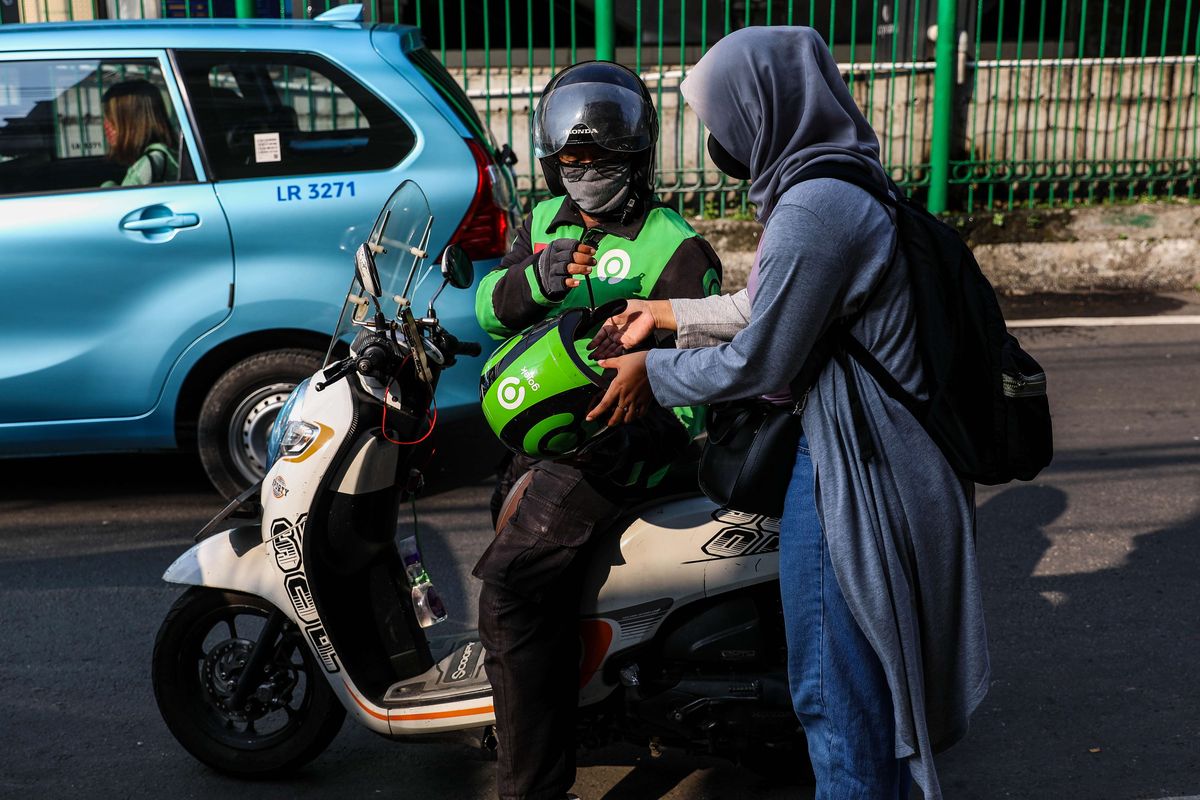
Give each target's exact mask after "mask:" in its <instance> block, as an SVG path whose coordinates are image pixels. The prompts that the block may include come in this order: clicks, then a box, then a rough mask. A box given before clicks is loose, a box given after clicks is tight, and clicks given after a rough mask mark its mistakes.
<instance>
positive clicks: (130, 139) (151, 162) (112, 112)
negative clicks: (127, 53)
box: [102, 80, 179, 187]
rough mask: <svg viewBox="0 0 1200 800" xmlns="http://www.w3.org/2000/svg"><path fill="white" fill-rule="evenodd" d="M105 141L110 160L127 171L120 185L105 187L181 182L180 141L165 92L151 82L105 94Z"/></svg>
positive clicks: (106, 184)
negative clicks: (178, 150)
mask: <svg viewBox="0 0 1200 800" xmlns="http://www.w3.org/2000/svg"><path fill="white" fill-rule="evenodd" d="M104 138H105V139H106V140H107V141H108V158H109V159H111V160H112V161H115V162H117V163H118V164H120V165H122V166H125V167H127V168H128V169H126V171H125V177H124V178H123V179H122V180H121V182H120V183H117V182H116V181H105V182H104V183H103V184H102V186H104V187H110V186H146V185H149V184H151V183H173V182H175V181H178V180H179V161H178V160H177V158H176V155H175V151H176V148H177V147H178V142H179V140H178V137H177V135H176V133H175V130H174V128H173V126H172V125H171V119H170V117H169V116H168V115H167V109H166V106H165V105H164V103H163V99H162V93H161V92H160V91H159V90H158V89H157V88H156V87H155V86H154V84H152V83H150V82H149V81H144V80H130V81H123V82H121V83H117V84H114V85H113V86H111V87H110V88H109V89H108V91H106V92H105V93H104Z"/></svg>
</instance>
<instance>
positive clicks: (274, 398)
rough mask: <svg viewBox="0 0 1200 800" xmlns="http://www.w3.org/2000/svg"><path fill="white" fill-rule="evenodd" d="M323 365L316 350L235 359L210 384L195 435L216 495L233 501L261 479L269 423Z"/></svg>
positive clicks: (294, 350) (263, 469) (269, 427)
mask: <svg viewBox="0 0 1200 800" xmlns="http://www.w3.org/2000/svg"><path fill="white" fill-rule="evenodd" d="M323 362H324V357H323V355H322V354H321V353H319V352H317V351H315V350H302V349H299V348H296V349H288V350H270V351H268V352H265V353H259V354H257V355H254V356H251V357H250V358H247V359H245V360H244V361H239V362H238V363H237V364H235V365H234V366H233V367H232V368H231V369H230V370H229V371H228V372H226V373H225V374H224V375H222V376H221V378H220V379H219V380H218V381H217V382H216V383H215V384H214V385H213V387H212V389H211V390H210V391H209V393H208V396H207V397H205V398H204V405H203V406H201V408H200V419H199V422H198V424H197V427H196V437H197V445H198V446H199V449H200V460H201V462H203V464H204V471H205V472H207V473H208V477H209V480H211V481H212V483H213V486H215V487H217V491H219V492H221V494H223V495H225V496H226V497H236V496H237V495H239V494H241V493H242V492H243V491H245V489H246V488H247V487H248V486H250V485H251V484H253V483H255V482H257V481H259V480H261V479H262V477H263V475H265V474H266V472H267V437H268V436H269V435H270V432H271V424H272V423H273V422H274V421H275V417H276V416H277V415H278V414H279V409H280V407H282V406H283V403H284V401H285V400H287V396H288V395H289V394H291V391H292V389H294V388H296V384H298V383H300V381H302V380H304V379H305V378H307V377H309V376H310V375H312V374H313V373H314V372H316V371H317V370H318V369H320V368H321V365H322V364H323Z"/></svg>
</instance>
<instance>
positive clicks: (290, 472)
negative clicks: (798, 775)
mask: <svg viewBox="0 0 1200 800" xmlns="http://www.w3.org/2000/svg"><path fill="white" fill-rule="evenodd" d="M431 227H432V217H431V216H430V213H429V208H428V204H427V202H426V200H425V196H424V194H423V192H422V191H421V190H420V188H419V187H418V186H417V185H416V184H414V183H411V182H405V183H403V184H401V185H400V187H399V188H398V189H397V190H396V192H395V193H394V194H393V195H392V197H391V198H390V199H389V201H388V203H387V205H386V206H385V207H384V209H383V211H382V212H381V214H380V216H379V219H378V220H377V221H376V223H375V226H374V228H373V230H372V232H371V238H370V239H369V241H367V242H366V243H365V244H364V245H362V247H360V248H359V250H358V252H357V253H356V275H355V278H354V280H353V282H352V283H351V289H350V293H349V295H348V298H347V300H346V304H345V307H344V309H343V312H342V317H341V320H340V322H339V325H338V329H337V330H336V331H335V333H334V338H333V344H332V345H331V348H330V353H331V358H330V359H329V360H328V361H327V365H326V366H325V367H324V368H323V369H322V370H321V371H319V372H318V373H317V374H315V375H313V376H312V377H311V378H310V379H308V380H306V381H304V382H303V383H301V384H300V385H299V386H297V387H296V389H295V391H294V392H293V393H292V395H291V397H290V398H289V399H288V401H287V403H286V405H284V407H283V408H282V409H281V411H280V413H279V417H278V419H277V420H276V422H275V426H274V429H273V431H272V436H271V459H272V461H271V464H270V466H269V469H268V471H267V475H266V477H265V478H264V480H263V482H262V484H261V496H260V498H259V500H258V504H257V505H259V506H261V510H260V511H259V510H258V509H257V508H255V509H254V510H253V511H252V512H251V513H255V514H256V516H255V517H252V518H249V519H247V518H245V517H244V516H242V517H239V515H244V514H245V510H246V507H247V506H254V505H255V503H254V500H253V495H254V494H257V493H259V487H254V489H252V490H250V491H248V492H247V493H245V494H244V495H242V497H240V498H238V500H235V501H234V502H233V503H231V504H230V505H229V506H228V507H227V508H226V509H225V510H224V511H223V512H222V513H221V514H220V515H218V516H217V517H216V518H215V519H214V520H213V521H212V522H210V523H209V524H208V525H207V526H206V527H205V528H204V529H203V530H201V531H200V533H199V534H197V537H196V538H197V540H198V541H197V544H196V545H195V546H193V547H192V548H191V549H190V550H188V551H187V552H186V553H185V554H184V555H183V556H181V557H180V558H179V559H178V560H177V561H176V562H175V563H174V564H172V565H171V567H170V568H169V569H168V570H167V571H166V574H165V575H163V579H164V580H166V581H168V582H171V583H177V584H182V585H185V586H189V587H191V588H189V589H188V590H187V591H186V592H185V593H184V594H183V595H182V596H181V597H180V598H179V599H178V601H176V603H175V604H174V606H173V607H172V608H171V610H170V612H169V613H168V614H167V617H166V619H164V620H163V623H162V626H161V628H160V629H159V632H158V637H157V640H156V641H155V645H154V655H153V681H154V694H155V698H156V700H157V702H158V706H159V709H160V711H161V713H162V715H163V719H164V720H165V721H166V723H167V726H168V727H169V728H170V730H171V732H172V733H173V734H174V735H175V737H176V739H178V740H179V742H180V744H182V745H183V746H184V748H186V749H187V750H188V752H190V753H191V754H192V755H193V756H195V757H196V758H198V759H199V760H200V761H202V762H204V763H206V764H208V765H209V766H211V767H213V768H215V769H217V770H220V771H222V772H226V773H231V774H234V775H239V776H244V777H260V776H267V775H275V774H280V773H286V772H289V771H291V770H293V769H295V768H297V767H299V766H300V765H301V764H304V763H306V762H308V761H310V760H311V759H313V758H315V757H316V756H317V755H318V754H320V753H321V752H322V751H323V750H324V748H325V747H326V746H328V744H329V743H330V742H331V741H332V739H333V737H334V736H335V735H336V734H337V732H338V730H339V729H340V727H341V724H342V721H343V719H344V717H345V714H346V712H347V711H348V712H349V713H350V714H351V715H353V716H354V717H355V718H356V719H357V720H358V721H359V722H361V723H362V724H363V725H365V726H367V727H368V728H370V729H371V730H372V731H375V732H376V733H379V734H382V735H384V736H388V737H394V738H403V737H407V736H411V735H414V734H434V733H439V732H446V731H455V730H463V729H470V728H478V729H481V730H482V731H483V734H484V735H483V737H482V742H483V743H484V744H485V745H486V744H488V743H489V742H492V743H494V738H492V737H491V736H490V733H489V732H490V727H489V726H491V725H492V724H493V723H494V721H495V717H494V713H493V709H492V699H491V690H490V687H489V685H488V681H487V676H486V675H485V674H484V670H483V666H482V664H483V648H482V646H481V645H480V644H479V643H478V642H477V641H467V642H466V643H461V641H460V644H458V645H457V646H454V647H453V649H452V651H451V652H448V653H446V652H441V653H434V652H431V649H430V644H429V641H428V639H427V638H426V634H425V627H426V626H428V625H431V624H434V623H436V622H437V621H439V620H440V619H443V618H445V611H444V610H443V609H442V608H441V603H440V601H439V600H438V597H437V595H436V593H435V592H434V591H433V589H432V586H431V584H430V581H429V578H428V574H427V573H426V571H425V569H424V567H423V565H422V564H421V556H420V551H419V548H418V547H417V546H416V542H415V540H414V539H406V540H402V541H400V542H399V543H398V542H397V541H396V530H397V519H398V512H399V507H400V504H401V503H402V502H404V501H405V500H407V499H408V498H409V496H410V495H411V493H412V492H414V491H416V489H417V488H418V485H417V484H418V483H419V474H417V473H416V471H415V470H412V469H410V464H409V461H410V457H411V456H412V455H413V453H414V451H415V450H417V448H418V444H417V442H419V440H420V439H421V438H422V436H423V434H424V433H426V432H427V430H428V429H429V427H430V426H431V424H432V421H431V420H430V419H429V410H430V408H431V407H432V408H434V409H436V405H433V399H434V393H435V390H436V387H437V381H438V376H439V375H440V373H441V371H442V370H444V369H447V368H449V367H451V366H453V365H454V363H455V356H456V355H459V354H463V355H477V354H478V353H479V349H480V348H479V345H478V344H474V343H469V342H460V341H458V340H457V339H456V338H455V337H454V336H453V335H452V334H451V333H450V332H448V331H446V330H445V329H443V328H442V327H441V325H440V324H439V322H438V319H437V316H436V312H435V311H434V309H433V303H432V302H431V303H430V308H429V312H428V313H427V314H426V316H425V317H424V318H420V319H418V318H415V317H414V315H413V312H412V308H411V303H410V301H409V300H407V299H406V298H407V296H408V293H409V290H410V288H412V285H413V279H414V276H415V275H417V276H419V275H420V273H421V271H422V267H423V265H424V263H425V262H426V260H427V255H426V248H427V246H428V243H429V235H430V230H431ZM406 267H407V272H408V274H407V278H406V280H405V282H404V286H403V289H401V290H399V291H397V289H396V287H397V286H398V285H399V276H400V275H401V274H402V273H403V272H404V269H405V268H406ZM425 269H426V272H428V268H427V267H426V268H425ZM441 270H442V274H443V276H444V282H443V284H442V288H443V289H444V288H445V286H446V284H447V283H449V284H452V285H453V286H455V287H457V288H466V287H467V286H469V285H470V282H471V275H472V273H471V265H470V263H469V261H467V259H466V257H465V255H463V253H462V252H461V250H459V249H458V248H456V247H454V246H451V247H450V248H448V249H447V252H446V253H445V255H444V256H443V258H442V260H441ZM440 292H441V289H439V290H438V293H439V294H440ZM436 298H437V295H436V294H435V295H434V300H436ZM355 331H357V335H354V333H355ZM351 338H353V344H352V346H351V350H350V353H351V354H350V355H349V356H347V357H346V358H343V359H340V360H334V359H333V358H332V355H333V354H334V353H337V352H339V350H338V348H339V347H340V348H344V347H345V344H344V343H345V342H347V341H349V340H350V339H351ZM339 343H342V344H339ZM435 413H436V411H435ZM514 491H520V487H517V489H515V490H514ZM512 499H513V498H512V497H511V496H510V503H509V506H510V507H511V505H512V502H511V501H512ZM480 513H486V512H485V511H482V510H481V512H480ZM505 513H508V511H507V510H506V512H505ZM778 541H779V540H778V521H777V520H774V519H769V518H763V517H756V516H753V515H747V514H742V513H739V512H735V511H728V510H725V509H721V508H718V507H716V506H715V505H713V503H712V502H710V501H709V500H707V499H706V498H704V497H702V496H685V497H679V498H675V499H668V500H665V501H658V502H656V503H653V504H647V505H646V506H644V507H641V508H638V509H635V510H634V512H633V513H631V514H630V515H629V517H628V518H627V519H625V520H624V521H622V522H621V523H620V524H618V525H617V526H616V528H615V529H614V530H611V531H610V532H608V534H607V535H605V537H604V539H603V541H601V542H600V544H599V546H598V547H597V548H596V552H595V556H594V559H593V562H592V564H591V568H590V572H589V576H588V579H587V585H586V587H585V590H584V593H583V598H584V599H583V603H582V607H581V609H580V636H581V637H582V642H583V647H582V659H581V664H580V670H581V680H580V695H579V702H580V706H581V712H580V720H581V721H580V725H581V727H582V730H581V737H580V740H581V741H582V742H584V743H585V744H604V743H607V742H609V741H613V740H618V739H621V740H627V741H634V742H637V743H640V744H648V745H649V746H650V747H651V750H652V752H656V751H657V750H658V748H659V747H662V746H679V747H685V748H689V749H694V750H701V751H703V752H706V753H712V754H717V755H723V756H726V757H729V758H731V759H734V760H738V761H742V762H748V763H749V764H750V765H751V766H759V767H763V768H766V769H770V768H771V766H772V765H776V764H777V765H779V766H780V767H783V768H786V769H788V770H793V771H794V770H795V768H796V764H797V763H798V762H799V763H806V757H805V756H804V755H803V753H804V746H803V743H804V740H803V734H802V733H801V732H800V731H799V727H798V723H797V720H796V718H795V716H794V714H793V712H792V709H791V703H790V699H789V694H788V688H787V674H786V669H785V664H786V646H785V642H784V633H783V623H782V615H781V609H780V602H779V584H778V570H779V557H778Z"/></svg>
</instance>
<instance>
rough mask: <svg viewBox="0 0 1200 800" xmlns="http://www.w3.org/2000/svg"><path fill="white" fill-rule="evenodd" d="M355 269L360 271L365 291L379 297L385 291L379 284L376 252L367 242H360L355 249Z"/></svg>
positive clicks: (359, 275)
mask: <svg viewBox="0 0 1200 800" xmlns="http://www.w3.org/2000/svg"><path fill="white" fill-rule="evenodd" d="M354 269H355V270H357V272H358V282H359V283H360V284H362V287H363V291H364V292H366V293H367V294H369V295H371V296H372V297H379V295H380V294H381V292H382V291H383V290H382V289H381V288H380V286H379V267H378V266H376V264H375V254H374V253H373V252H371V246H370V245H369V244H367V243H366V242H364V243H362V244H360V245H359V246H358V249H357V250H355V251H354Z"/></svg>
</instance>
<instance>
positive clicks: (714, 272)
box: [475, 197, 721, 486]
mask: <svg viewBox="0 0 1200 800" xmlns="http://www.w3.org/2000/svg"><path fill="white" fill-rule="evenodd" d="M603 227H604V229H605V231H607V235H606V236H604V238H603V239H601V240H600V242H599V244H598V245H597V248H596V267H595V268H594V269H593V271H592V280H591V283H592V291H593V293H594V294H595V296H596V303H597V305H599V304H602V303H606V302H608V301H610V300H617V299H630V298H641V299H645V300H667V299H670V298H673V297H675V298H699V297H706V296H708V295H711V294H718V293H720V291H721V262H720V260H719V259H718V258H717V255H716V253H715V252H713V249H712V247H711V246H710V245H709V244H708V242H706V241H704V239H703V238H702V237H701V236H700V235H699V234H697V233H696V232H695V231H694V230H692V227H691V226H690V225H688V223H687V222H686V221H685V220H684V219H683V218H682V217H681V216H679V214H677V213H676V212H675V211H673V210H672V209H670V208H668V207H666V206H663V205H660V204H653V205H650V206H648V207H646V208H643V209H642V210H641V213H639V214H637V216H636V218H634V219H632V220H629V221H626V222H624V223H622V224H612V223H605V224H604V226H603ZM584 232H585V227H584V221H583V217H582V216H581V215H580V213H579V210H578V208H577V207H576V206H575V204H574V203H572V202H571V201H570V200H569V199H567V198H566V197H552V198H550V199H548V200H543V201H542V202H540V203H538V204H537V205H536V206H535V207H534V209H533V213H531V214H529V215H528V216H526V217H525V220H524V222H523V223H522V225H521V227H520V229H519V230H518V231H517V237H516V239H515V240H514V241H513V244H512V247H511V248H510V249H509V252H508V254H507V255H506V256H505V257H504V259H503V261H501V263H500V266H499V268H497V269H495V270H493V271H492V272H491V273H490V274H488V275H487V276H485V277H484V278H483V280H482V281H481V282H480V285H479V289H478V291H477V292H476V295H475V315H476V317H477V318H478V320H479V324H480V326H481V327H482V328H483V329H484V330H485V331H487V333H488V334H489V335H491V336H492V337H493V338H496V339H506V338H508V337H510V336H513V335H515V334H517V333H519V332H521V331H523V330H525V329H526V328H528V327H529V326H531V325H534V324H536V323H538V322H541V321H542V320H543V319H546V318H547V317H552V316H554V315H556V314H558V313H560V312H561V311H563V310H564V309H567V308H580V307H586V306H588V305H589V304H590V300H589V297H588V290H587V286H586V285H585V284H580V285H579V286H576V287H575V288H574V289H571V290H569V291H568V292H567V295H566V297H565V298H563V300H562V301H561V302H554V301H552V300H550V299H548V298H547V297H546V296H545V295H544V294H543V293H542V291H541V288H540V286H539V285H538V279H537V272H536V270H537V260H538V257H539V256H540V255H541V252H542V250H544V249H545V248H546V246H547V245H548V244H549V243H550V242H552V241H554V240H555V239H564V238H565V239H580V238H582V237H583V234H584ZM670 343H671V342H666V341H660V344H670ZM672 410H673V411H674V412H675V416H676V417H677V418H678V419H679V421H680V422H681V423H682V424H683V425H684V427H685V428H686V429H687V431H688V433H689V434H691V435H692V436H696V435H699V434H700V433H701V432H702V431H703V429H704V412H703V409H701V408H676V409H672ZM646 469H647V470H651V471H653V473H654V474H653V475H642V476H640V479H637V482H638V483H640V484H641V485H643V486H646V485H649V486H653V485H654V484H656V483H658V482H659V481H660V480H661V479H662V477H663V475H664V474H665V473H666V471H667V466H662V467H661V468H658V465H652V464H648V465H647V467H646ZM635 478H637V476H635ZM618 482H620V483H624V484H629V483H630V482H631V481H629V480H621V481H618Z"/></svg>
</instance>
